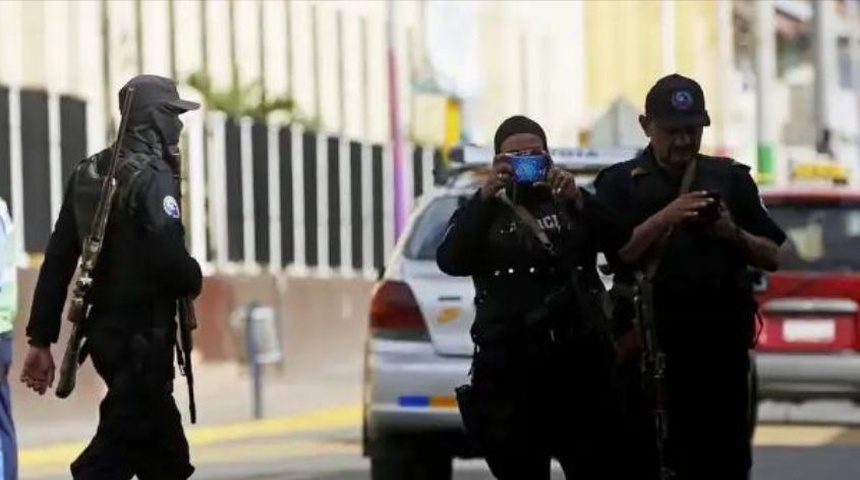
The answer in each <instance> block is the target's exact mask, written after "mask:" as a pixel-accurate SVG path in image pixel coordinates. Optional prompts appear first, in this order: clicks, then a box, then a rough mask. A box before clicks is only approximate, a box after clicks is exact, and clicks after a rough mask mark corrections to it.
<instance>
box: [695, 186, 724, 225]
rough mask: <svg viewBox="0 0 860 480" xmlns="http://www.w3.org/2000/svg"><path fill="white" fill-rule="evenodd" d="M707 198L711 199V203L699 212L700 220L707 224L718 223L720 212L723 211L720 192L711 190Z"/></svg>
mask: <svg viewBox="0 0 860 480" xmlns="http://www.w3.org/2000/svg"><path fill="white" fill-rule="evenodd" d="M705 196H706V197H708V198H710V199H711V203H710V204H709V205H708V206H706V207H704V208H702V209H701V210H699V218H701V219H702V220H704V221H706V222H716V221H717V220H719V219H720V210H721V209H722V206H721V204H720V199H721V196H720V192H717V191H713V190H710V191H708V192H707V193H706V194H705Z"/></svg>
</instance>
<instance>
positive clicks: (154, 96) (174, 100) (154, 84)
mask: <svg viewBox="0 0 860 480" xmlns="http://www.w3.org/2000/svg"><path fill="white" fill-rule="evenodd" d="M129 87H134V89H135V92H134V105H132V107H133V108H132V109H133V110H134V111H138V112H139V111H145V110H149V109H151V108H154V107H157V106H160V105H165V106H168V107H172V108H174V109H176V110H177V111H178V113H184V112H188V111H190V110H197V109H198V108H200V104H199V103H197V102H192V101H189V100H183V99H182V98H180V97H179V92H178V91H177V90H176V82H174V81H173V80H171V79H169V78H166V77H161V76H158V75H137V76H135V77H133V78H132V79H131V80H129V81H128V83H126V84H125V85H124V86H123V87H122V89H120V91H119V105H120V109H121V108H122V105H123V103H124V102H125V95H126V93H127V92H128V88H129Z"/></svg>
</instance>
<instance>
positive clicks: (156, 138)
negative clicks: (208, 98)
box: [125, 105, 182, 171]
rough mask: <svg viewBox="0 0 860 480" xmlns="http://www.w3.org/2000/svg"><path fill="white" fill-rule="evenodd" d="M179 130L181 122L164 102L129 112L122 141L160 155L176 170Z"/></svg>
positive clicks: (129, 145)
mask: <svg viewBox="0 0 860 480" xmlns="http://www.w3.org/2000/svg"><path fill="white" fill-rule="evenodd" d="M181 133H182V121H181V120H179V113H178V112H177V111H176V110H175V109H172V108H170V107H169V106H167V105H157V106H150V107H148V108H145V109H140V110H133V111H132V112H131V114H130V116H129V119H128V130H127V131H126V139H127V140H126V142H125V144H126V146H127V147H130V148H131V149H132V150H138V151H149V152H151V153H155V154H160V155H161V156H162V158H163V159H164V160H165V161H166V162H167V163H168V164H170V166H171V167H172V168H173V169H174V170H177V171H178V169H179V136H180V134H181Z"/></svg>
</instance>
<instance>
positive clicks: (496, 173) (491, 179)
mask: <svg viewBox="0 0 860 480" xmlns="http://www.w3.org/2000/svg"><path fill="white" fill-rule="evenodd" d="M513 178H514V168H513V167H512V166H511V164H510V163H508V155H507V154H504V153H501V154H499V155H496V157H495V158H494V159H493V168H492V169H491V170H490V174H489V175H488V176H487V179H486V181H485V182H484V185H483V186H481V198H483V199H484V200H489V199H491V198H493V197H495V196H496V194H497V193H499V190H501V189H503V188H505V187H506V186H508V185H509V184H510V183H511V181H512V180H513Z"/></svg>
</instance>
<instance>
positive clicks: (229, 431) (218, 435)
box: [18, 405, 362, 467]
mask: <svg viewBox="0 0 860 480" xmlns="http://www.w3.org/2000/svg"><path fill="white" fill-rule="evenodd" d="M361 412H362V410H361V406H360V405H352V406H346V407H338V408H332V409H326V410H319V411H314V412H309V413H304V414H298V415H290V416H286V417H277V418H268V419H262V420H251V421H247V422H240V423H234V424H228V425H213V426H200V427H195V426H191V427H189V428H187V429H186V435H187V437H188V443H189V444H190V445H191V447H192V449H193V448H194V447H199V446H203V445H210V444H213V443H219V442H228V441H235V440H244V439H250V438H267V437H275V436H279V435H285V434H294V433H305V432H313V431H319V430H336V429H341V428H344V429H345V428H356V427H358V426H359V425H361V415H362V413H361ZM86 445H87V442H70V443H63V444H59V445H50V446H47V447H37V448H26V449H21V450H20V451H19V452H18V463H19V465H21V466H22V467H23V466H36V465H44V464H56V463H66V464H68V463H70V462H71V461H72V460H74V458H75V457H77V455H78V454H80V452H81V451H82V450H83V449H84V448H85V447H86ZM192 455H193V452H192Z"/></svg>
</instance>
